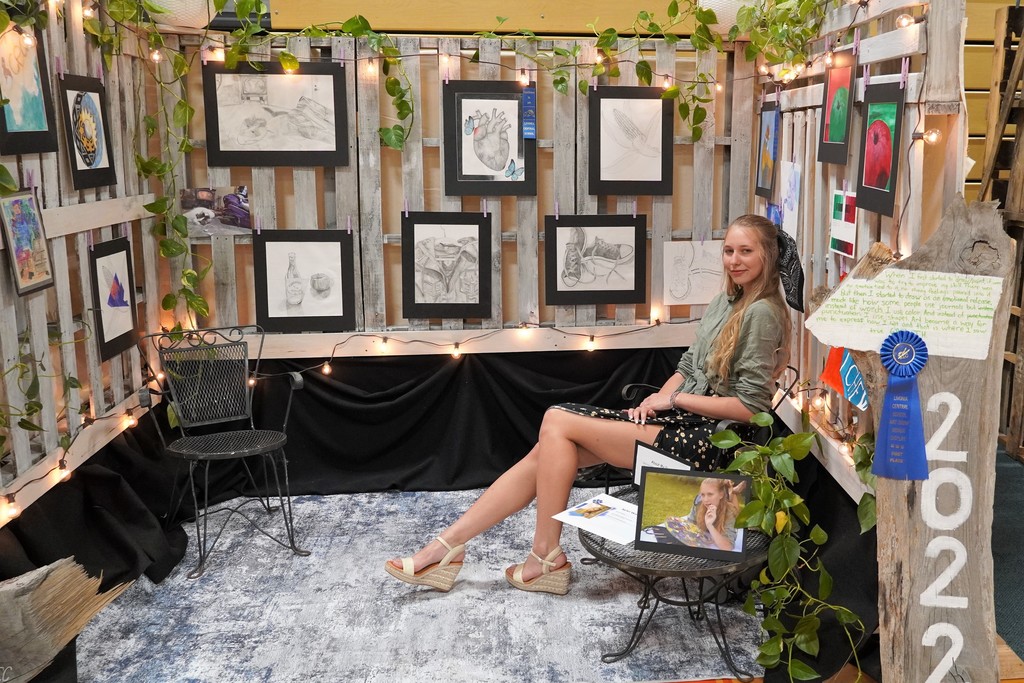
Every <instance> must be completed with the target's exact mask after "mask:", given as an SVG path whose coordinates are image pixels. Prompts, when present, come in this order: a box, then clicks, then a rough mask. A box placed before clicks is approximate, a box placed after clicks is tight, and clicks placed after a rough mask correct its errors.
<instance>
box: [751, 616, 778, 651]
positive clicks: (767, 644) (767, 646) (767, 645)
mask: <svg viewBox="0 0 1024 683" xmlns="http://www.w3.org/2000/svg"><path fill="white" fill-rule="evenodd" d="M761 625H762V626H764V622H761ZM765 630H768V629H767V628H766V629H765ZM757 651H758V652H760V653H761V654H765V655H780V654H782V636H781V635H777V636H772V637H771V638H769V639H768V640H766V641H764V642H763V643H761V647H759V648H757Z"/></svg>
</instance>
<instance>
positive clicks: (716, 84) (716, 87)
mask: <svg viewBox="0 0 1024 683" xmlns="http://www.w3.org/2000/svg"><path fill="white" fill-rule="evenodd" d="M715 90H716V91H718V92H722V90H723V88H722V84H721V83H715Z"/></svg>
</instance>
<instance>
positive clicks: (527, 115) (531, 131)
mask: <svg viewBox="0 0 1024 683" xmlns="http://www.w3.org/2000/svg"><path fill="white" fill-rule="evenodd" d="M536 138H537V88H535V87H532V86H529V87H526V88H523V139H524V140H535V139H536Z"/></svg>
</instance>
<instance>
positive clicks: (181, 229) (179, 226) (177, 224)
mask: <svg viewBox="0 0 1024 683" xmlns="http://www.w3.org/2000/svg"><path fill="white" fill-rule="evenodd" d="M171 229H172V230H174V232H176V233H178V235H179V236H180V237H181V238H182V239H185V238H186V237H188V219H187V218H185V217H184V216H183V215H181V214H178V215H177V216H175V217H174V218H172V219H171ZM182 246H183V247H184V245H182Z"/></svg>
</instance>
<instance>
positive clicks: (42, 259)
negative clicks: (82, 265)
mask: <svg viewBox="0 0 1024 683" xmlns="http://www.w3.org/2000/svg"><path fill="white" fill-rule="evenodd" d="M0 221H2V222H3V229H4V244H5V245H6V251H7V256H8V258H9V259H10V262H11V268H12V269H13V270H14V287H15V289H16V290H17V291H18V296H25V295H26V294H29V293H30V292H35V291H37V290H40V289H45V288H46V287H50V286H52V285H53V262H52V261H51V260H50V247H49V245H48V244H47V242H46V231H45V230H43V217H42V214H41V213H40V212H39V204H38V203H37V202H36V196H35V194H34V193H32V192H15V193H14V194H9V195H7V196H6V197H0Z"/></svg>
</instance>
